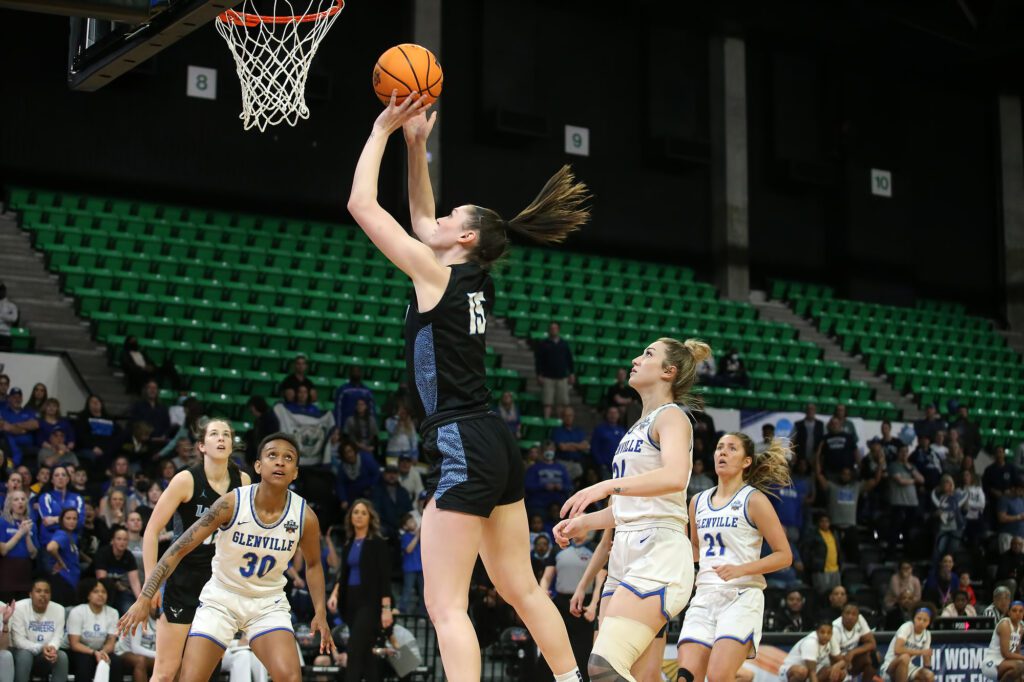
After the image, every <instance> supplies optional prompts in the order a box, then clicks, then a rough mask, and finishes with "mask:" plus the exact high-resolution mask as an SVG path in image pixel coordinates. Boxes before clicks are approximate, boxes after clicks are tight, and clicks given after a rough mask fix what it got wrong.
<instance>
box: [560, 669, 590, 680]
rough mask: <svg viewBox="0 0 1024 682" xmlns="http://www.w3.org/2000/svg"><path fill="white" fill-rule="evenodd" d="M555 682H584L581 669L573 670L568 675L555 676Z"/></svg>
mask: <svg viewBox="0 0 1024 682" xmlns="http://www.w3.org/2000/svg"><path fill="white" fill-rule="evenodd" d="M555 682H583V675H582V674H581V673H580V669H579V668H573V669H572V670H570V671H569V672H567V673H562V674H561V675H555Z"/></svg>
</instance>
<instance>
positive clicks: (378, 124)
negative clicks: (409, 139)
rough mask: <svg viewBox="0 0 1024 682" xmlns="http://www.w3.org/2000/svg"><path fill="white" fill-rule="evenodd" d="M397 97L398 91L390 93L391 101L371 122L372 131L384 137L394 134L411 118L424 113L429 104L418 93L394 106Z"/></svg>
mask: <svg viewBox="0 0 1024 682" xmlns="http://www.w3.org/2000/svg"><path fill="white" fill-rule="evenodd" d="M397 97H398V90H392V91H391V101H390V102H389V103H388V105H387V106H386V107H385V108H384V111H382V112H380V116H378V117H377V120H376V121H374V122H373V128H374V130H379V131H381V132H383V133H384V134H385V135H390V134H391V133H393V132H395V131H396V130H398V129H399V128H401V127H402V126H403V125H405V122H406V121H408V120H409V119H411V118H412V117H413V116H417V115H418V114H420V113H421V112H423V111H425V110H426V109H427V107H429V106H430V103H429V102H428V101H427V99H426V98H421V97H420V94H419V93H418V92H414V93H412V94H410V95H408V96H407V97H406V98H405V101H403V102H402V103H401V104H395V102H396V101H397Z"/></svg>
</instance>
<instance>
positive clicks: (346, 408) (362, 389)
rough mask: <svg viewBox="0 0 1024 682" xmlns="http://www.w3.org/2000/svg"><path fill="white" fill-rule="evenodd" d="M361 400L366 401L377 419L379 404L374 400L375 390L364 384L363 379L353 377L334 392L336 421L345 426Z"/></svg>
mask: <svg viewBox="0 0 1024 682" xmlns="http://www.w3.org/2000/svg"><path fill="white" fill-rule="evenodd" d="M360 400H365V401H366V407H367V408H369V410H370V414H371V415H372V416H373V419H374V421H376V420H377V404H376V403H374V402H373V391H371V390H370V389H368V388H367V387H366V386H364V385H363V382H362V381H361V380H359V379H353V380H352V381H349V382H348V383H347V384H344V385H343V386H339V387H338V390H336V391H335V392H334V423H335V424H337V425H338V426H339V427H341V426H344V425H345V420H346V419H348V418H349V417H351V416H352V415H354V414H355V413H356V403H357V402H359V401H360Z"/></svg>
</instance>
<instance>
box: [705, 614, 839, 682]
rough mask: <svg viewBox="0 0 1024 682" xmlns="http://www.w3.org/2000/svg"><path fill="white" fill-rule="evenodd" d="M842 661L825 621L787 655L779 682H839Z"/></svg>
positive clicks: (830, 630)
mask: <svg viewBox="0 0 1024 682" xmlns="http://www.w3.org/2000/svg"><path fill="white" fill-rule="evenodd" d="M841 661H842V655H841V654H840V653H839V643H838V642H837V641H836V640H835V638H833V637H832V623H829V622H828V621H824V622H822V623H820V624H819V625H818V627H817V628H815V629H814V632H809V633H807V634H806V635H804V637H803V639H801V640H800V641H799V642H797V643H796V644H794V645H793V648H792V649H790V650H789V653H787V654H786V658H785V660H783V661H782V665H781V666H779V682H826V681H827V682H842V680H843V679H844V678H845V677H846V670H845V669H844V668H843V667H842V666H841V665H840V663H841ZM713 679H717V678H713ZM728 679H730V680H731V679H733V678H731V677H730V678H728Z"/></svg>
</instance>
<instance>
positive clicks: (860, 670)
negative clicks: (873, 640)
mask: <svg viewBox="0 0 1024 682" xmlns="http://www.w3.org/2000/svg"><path fill="white" fill-rule="evenodd" d="M857 675H860V676H861V677H863V679H865V680H870V679H871V678H872V677H874V676H875V666H874V664H873V663H872V662H871V653H863V654H857V655H856V656H854V657H853V660H852V661H851V662H850V676H851V677H855V676H857Z"/></svg>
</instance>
